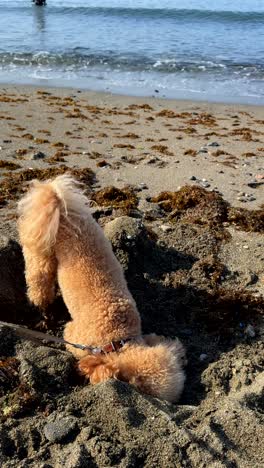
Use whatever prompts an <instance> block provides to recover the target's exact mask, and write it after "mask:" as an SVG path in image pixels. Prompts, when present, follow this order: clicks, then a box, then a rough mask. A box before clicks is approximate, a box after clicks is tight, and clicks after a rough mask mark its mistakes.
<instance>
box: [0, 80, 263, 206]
mask: <svg viewBox="0 0 264 468" xmlns="http://www.w3.org/2000/svg"><path fill="white" fill-rule="evenodd" d="M0 118H1V127H0V146H1V151H0V159H2V160H7V161H10V162H16V163H18V164H19V165H20V166H21V167H23V168H25V167H27V168H28V167H33V168H34V167H47V166H48V163H47V162H46V159H43V160H41V161H40V160H37V161H32V159H31V155H32V153H36V152H37V151H42V152H43V153H45V155H46V158H48V157H52V156H53V155H54V154H55V153H56V152H57V150H60V149H62V150H63V151H64V148H63V146H64V147H65V148H67V150H66V153H67V155H65V156H63V158H64V160H65V162H66V164H67V165H69V166H71V167H73V166H76V167H87V166H88V167H90V168H91V169H93V170H94V171H95V172H96V177H97V180H98V186H106V185H115V186H117V187H120V188H121V187H124V186H125V185H127V184H134V185H138V184H140V183H145V184H146V185H147V189H145V190H144V195H149V194H150V195H156V194H158V193H159V192H160V191H161V190H177V188H178V187H179V186H183V185H185V184H196V183H197V182H196V181H192V180H191V177H192V176H194V177H196V178H197V179H199V180H200V181H201V182H200V184H202V185H204V186H205V187H206V188H207V187H208V188H209V189H210V190H211V189H216V190H219V192H221V193H222V194H223V196H224V198H225V199H226V200H227V201H229V202H230V203H231V204H232V205H234V206H243V207H244V206H245V205H246V206H247V207H249V208H256V207H259V206H260V205H261V204H262V203H263V202H264V190H263V187H260V188H257V189H254V188H252V187H249V186H248V183H251V182H254V180H255V176H256V175H258V174H259V175H263V174H264V168H263V158H264V111H263V107H256V106H238V105H224V104H207V103H197V102H195V103H193V102H189V101H173V100H171V101H165V100H161V99H153V98H152V99H147V98H134V97H133V98H131V97H123V96H113V95H107V94H99V93H92V92H87V91H82V92H80V91H77V90H67V89H46V90H39V89H37V88H30V87H10V86H7V87H3V88H2V90H1V91H0ZM45 141H46V142H45ZM58 143H62V147H60V146H59V145H58ZM215 143H216V144H218V146H210V145H212V144H215ZM201 148H202V149H201ZM18 150H25V151H26V152H27V153H26V155H24V157H21V156H19V155H17V151H18ZM203 151H204V152H203ZM102 161H105V162H106V165H105V166H104V167H101V168H99V167H98V164H100V163H101V162H102ZM242 193H245V194H247V195H248V197H247V196H243V195H242ZM240 194H241V195H240ZM239 198H241V199H242V200H243V201H239ZM247 200H248V201H247ZM249 200H250V201H249Z"/></svg>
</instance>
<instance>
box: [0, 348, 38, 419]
mask: <svg viewBox="0 0 264 468" xmlns="http://www.w3.org/2000/svg"><path fill="white" fill-rule="evenodd" d="M19 366H20V361H19V359H17V358H16V357H4V358H2V359H0V384H1V385H0V419H6V418H7V417H18V416H22V415H23V414H24V413H25V412H26V411H28V410H29V411H30V410H32V408H34V406H35V404H36V402H37V395H36V393H35V392H34V390H33V389H32V388H30V387H29V386H28V385H27V384H26V383H23V382H21V381H20V377H19Z"/></svg>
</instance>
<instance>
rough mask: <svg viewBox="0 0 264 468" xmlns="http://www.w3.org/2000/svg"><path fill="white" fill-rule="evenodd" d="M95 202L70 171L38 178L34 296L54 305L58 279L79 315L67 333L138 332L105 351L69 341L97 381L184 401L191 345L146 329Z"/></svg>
mask: <svg viewBox="0 0 264 468" xmlns="http://www.w3.org/2000/svg"><path fill="white" fill-rule="evenodd" d="M88 204H89V202H88V200H87V198H86V197H85V196H84V195H83V193H82V191H81V190H80V189H79V188H78V185H77V183H76V182H75V181H74V179H72V178H70V177H69V176H67V175H64V176H59V177H57V178H56V179H54V180H53V181H47V182H39V181H34V182H33V183H32V186H31V188H30V190H29V192H28V193H27V194H26V195H25V196H24V197H23V198H22V200H21V201H20V202H19V223H18V227H19V235H20V241H21V244H22V248H23V253H24V258H25V268H26V281H27V286H28V297H29V300H30V301H31V302H32V303H33V304H35V305H36V306H39V307H41V308H46V307H47V305H48V304H50V303H51V302H52V301H53V299H54V294H55V285H56V282H57V281H58V284H59V287H60V289H61V293H62V296H63V299H64V302H65V304H66V306H67V308H68V310H69V312H70V315H71V318H72V321H71V322H69V323H67V325H66V327H65V330H64V338H65V339H66V340H67V341H70V342H73V343H82V344H88V345H90V346H96V347H100V346H103V345H105V344H107V343H109V342H111V341H118V340H122V339H123V340H125V339H127V338H132V340H131V341H129V342H127V343H126V344H125V345H124V347H123V348H121V350H120V351H119V352H112V353H109V354H105V355H103V354H100V355H96V356H95V355H92V354H89V353H88V352H87V351H82V350H77V349H74V348H71V347H70V346H69V347H68V348H69V350H70V351H71V352H72V353H73V354H74V355H75V356H76V357H77V358H78V359H79V363H78V366H79V369H80V371H81V372H82V373H83V374H84V375H85V376H86V377H87V378H89V379H90V382H91V383H98V382H102V381H105V380H107V379H109V378H116V379H119V380H122V381H125V382H128V383H130V384H132V385H134V386H136V387H137V388H138V389H139V390H141V391H143V392H145V393H148V394H151V395H154V396H157V397H160V398H164V399H166V400H169V401H176V400H177V399H178V398H179V396H180V394H181V392H182V389H183V385H184V372H183V369H182V367H183V363H184V355H185V353H184V349H183V347H182V345H181V343H180V342H179V341H178V340H166V339H164V338H163V337H158V336H156V335H147V336H142V333H141V320H140V316H139V313H138V310H137V307H136V304H135V301H134V299H133V298H132V296H131V294H130V292H129V290H128V287H127V284H126V280H125V277H124V273H123V270H122V268H121V265H120V264H119V262H118V261H117V259H116V257H115V256H114V253H113V251H112V248H111V245H110V243H109V241H108V240H107V239H106V238H105V236H104V233H103V231H102V229H101V228H100V226H99V225H98V224H97V222H96V221H95V220H94V219H93V217H92V215H91V213H90V210H89V206H88Z"/></svg>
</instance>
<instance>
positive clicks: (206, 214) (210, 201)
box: [151, 186, 228, 225]
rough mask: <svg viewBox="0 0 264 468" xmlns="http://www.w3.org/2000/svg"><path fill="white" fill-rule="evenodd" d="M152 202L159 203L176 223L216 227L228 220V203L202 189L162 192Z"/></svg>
mask: <svg viewBox="0 0 264 468" xmlns="http://www.w3.org/2000/svg"><path fill="white" fill-rule="evenodd" d="M151 201H152V202H155V203H159V205H160V206H161V208H162V209H163V210H164V211H165V212H167V213H169V219H171V220H174V221H176V220H179V219H180V220H182V221H183V220H185V221H189V222H193V223H197V224H209V225H215V224H219V223H220V222H223V221H225V220H226V218H227V209H228V204H227V202H225V201H224V200H223V198H222V197H221V196H220V195H219V194H217V193H216V192H208V191H207V190H205V189H203V188H201V187H196V186H185V187H182V188H181V189H180V190H179V191H178V192H161V193H160V194H159V195H158V196H156V197H153V198H152V199H151Z"/></svg>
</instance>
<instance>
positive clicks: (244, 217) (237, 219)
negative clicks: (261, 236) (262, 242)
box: [228, 205, 264, 233]
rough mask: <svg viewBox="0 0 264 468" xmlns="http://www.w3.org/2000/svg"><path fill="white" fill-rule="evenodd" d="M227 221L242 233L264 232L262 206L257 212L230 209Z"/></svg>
mask: <svg viewBox="0 0 264 468" xmlns="http://www.w3.org/2000/svg"><path fill="white" fill-rule="evenodd" d="M228 220H229V221H230V222H231V223H234V224H235V225H236V226H238V227H240V228H241V229H243V230H244V231H255V232H262V233H263V232H264V205H262V206H261V207H260V209H259V210H247V209H246V208H234V207H232V208H230V209H229V211H228Z"/></svg>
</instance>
